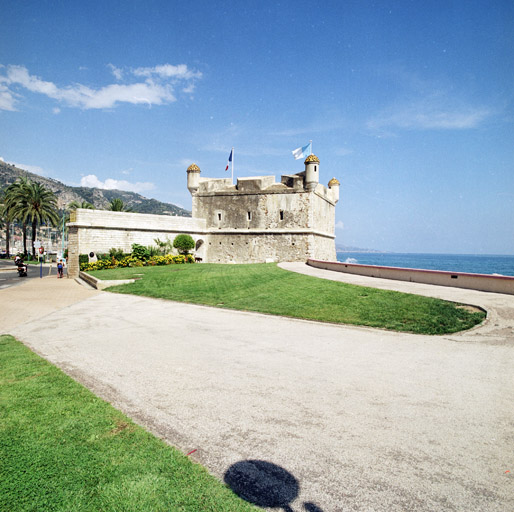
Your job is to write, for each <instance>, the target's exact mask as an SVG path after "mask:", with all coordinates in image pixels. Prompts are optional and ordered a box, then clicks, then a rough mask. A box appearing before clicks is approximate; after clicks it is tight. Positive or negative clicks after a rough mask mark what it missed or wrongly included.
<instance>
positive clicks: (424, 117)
mask: <svg viewBox="0 0 514 512" xmlns="http://www.w3.org/2000/svg"><path fill="white" fill-rule="evenodd" d="M490 115H491V111H490V110H488V109H486V108H483V107H471V106H461V107H454V106H452V105H445V104H442V103H438V102H433V101H430V100H426V101H419V102H416V103H412V104H409V105H400V106H398V107H396V108H395V107H392V108H389V109H387V110H385V111H383V112H382V113H381V114H379V115H378V116H377V117H375V118H374V119H371V120H369V121H368V122H367V127H368V128H370V129H372V130H381V129H383V128H405V129H411V130H466V129H471V128H477V127H478V126H479V125H480V124H481V123H482V122H483V121H484V120H485V119H486V118H487V117H489V116H490Z"/></svg>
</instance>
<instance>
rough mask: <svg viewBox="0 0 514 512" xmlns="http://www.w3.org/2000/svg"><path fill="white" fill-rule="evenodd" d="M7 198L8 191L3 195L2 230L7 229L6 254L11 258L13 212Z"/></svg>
mask: <svg viewBox="0 0 514 512" xmlns="http://www.w3.org/2000/svg"><path fill="white" fill-rule="evenodd" d="M6 196H7V193H6V191H4V192H3V193H2V198H1V201H2V204H0V224H1V228H2V229H4V228H5V253H6V255H7V257H9V256H10V254H11V245H10V243H11V237H10V235H11V233H10V229H11V222H12V221H13V215H12V210H11V209H10V208H9V205H8V204H7V202H6V198H7V197H6Z"/></svg>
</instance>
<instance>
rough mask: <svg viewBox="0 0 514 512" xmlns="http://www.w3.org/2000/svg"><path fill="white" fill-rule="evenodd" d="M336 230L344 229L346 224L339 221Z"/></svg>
mask: <svg viewBox="0 0 514 512" xmlns="http://www.w3.org/2000/svg"><path fill="white" fill-rule="evenodd" d="M336 229H344V224H343V221H342V220H338V221H337V222H336Z"/></svg>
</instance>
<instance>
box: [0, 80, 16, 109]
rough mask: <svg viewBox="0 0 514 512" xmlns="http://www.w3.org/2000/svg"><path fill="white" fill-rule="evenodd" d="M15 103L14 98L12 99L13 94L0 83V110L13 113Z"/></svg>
mask: <svg viewBox="0 0 514 512" xmlns="http://www.w3.org/2000/svg"><path fill="white" fill-rule="evenodd" d="M15 103H16V98H15V97H14V93H12V92H11V91H9V89H8V88H7V87H6V86H5V85H2V84H1V83H0V110H10V111H11V112H12V111H15V110H16V108H15V106H14V105H15Z"/></svg>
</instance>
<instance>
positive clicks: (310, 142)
mask: <svg viewBox="0 0 514 512" xmlns="http://www.w3.org/2000/svg"><path fill="white" fill-rule="evenodd" d="M309 144H310V146H311V155H313V154H314V151H312V140H310V141H309ZM307 156H308V155H307Z"/></svg>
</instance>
